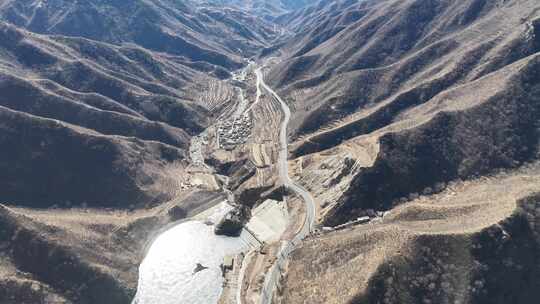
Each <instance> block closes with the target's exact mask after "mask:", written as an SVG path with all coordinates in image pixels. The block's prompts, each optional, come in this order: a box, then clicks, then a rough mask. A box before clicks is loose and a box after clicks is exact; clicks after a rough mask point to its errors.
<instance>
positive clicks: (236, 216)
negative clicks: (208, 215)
mask: <svg viewBox="0 0 540 304" xmlns="http://www.w3.org/2000/svg"><path fill="white" fill-rule="evenodd" d="M250 217H251V210H250V209H249V208H248V207H246V206H236V207H235V208H234V209H233V210H231V211H230V212H229V213H227V214H226V215H225V217H223V219H221V221H220V222H219V223H218V224H217V225H216V227H215V229H214V232H215V233H216V234H217V235H227V236H238V235H240V233H241V232H242V228H243V227H244V225H245V224H246V223H247V222H248V221H249V218H250Z"/></svg>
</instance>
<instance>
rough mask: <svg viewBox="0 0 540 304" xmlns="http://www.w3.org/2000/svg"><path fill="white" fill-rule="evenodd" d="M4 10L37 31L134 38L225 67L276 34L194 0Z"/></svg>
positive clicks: (8, 6)
mask: <svg viewBox="0 0 540 304" xmlns="http://www.w3.org/2000/svg"><path fill="white" fill-rule="evenodd" d="M0 15H1V16H2V19H3V20H6V21H8V22H10V23H13V24H15V25H16V26H19V27H24V28H26V29H28V30H30V31H32V32H36V33H42V34H57V35H63V36H71V37H84V38H88V39H92V40H97V41H103V42H108V43H113V44H121V43H136V44H138V45H140V46H142V47H144V48H147V49H150V50H153V51H158V52H166V53H169V54H174V55H178V56H183V57H185V58H187V59H189V60H190V61H205V62H208V63H210V64H213V65H217V66H221V67H224V68H227V69H231V68H233V69H234V68H238V67H240V65H241V62H240V61H241V56H242V55H246V56H248V55H250V54H253V52H254V51H256V50H257V49H258V48H260V47H261V46H264V45H265V44H266V43H267V41H268V39H270V38H271V37H272V35H273V32H272V28H270V27H269V26H268V25H266V24H265V23H264V21H263V20H259V19H257V18H256V17H254V16H252V15H248V14H246V13H245V12H244V11H243V10H239V9H232V8H225V9H224V8H223V7H219V6H218V7H213V6H210V5H206V6H201V5H198V3H196V2H193V1H183V2H178V1H171V0H161V1H155V0H153V1H150V0H147V1H143V0H128V1H119V0H109V1H96V0H91V1H77V2H73V1H65V0H52V1H51V0H49V1H41V0H23V1H10V0H4V1H1V2H0ZM250 24H256V26H247V25H250ZM239 52H240V54H241V55H240V56H239V54H238V53H239ZM243 53H245V54H243Z"/></svg>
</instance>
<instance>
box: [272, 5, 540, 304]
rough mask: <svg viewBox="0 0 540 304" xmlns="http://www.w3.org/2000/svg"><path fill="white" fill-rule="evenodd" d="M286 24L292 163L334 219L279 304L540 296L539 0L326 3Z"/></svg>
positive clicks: (284, 66)
mask: <svg viewBox="0 0 540 304" xmlns="http://www.w3.org/2000/svg"><path fill="white" fill-rule="evenodd" d="M277 20H279V22H281V23H282V24H284V25H288V26H289V30H290V31H291V32H292V33H293V36H292V37H291V38H290V39H288V40H286V42H285V43H284V45H282V47H281V48H279V49H277V50H276V52H275V53H274V54H271V55H270V56H277V57H278V58H272V59H270V60H271V62H274V63H275V65H274V66H273V67H272V68H271V69H270V70H269V72H268V74H267V78H269V80H270V81H271V82H272V84H273V86H274V87H277V88H279V89H280V94H282V97H285V98H286V99H287V100H288V101H289V103H290V105H291V107H294V110H295V112H294V113H293V116H295V117H293V119H292V120H291V121H292V125H291V128H290V130H289V131H290V137H291V139H292V140H293V143H292V148H291V152H292V157H293V158H294V161H292V167H293V169H292V171H293V173H294V174H295V175H296V178H297V179H298V180H299V182H300V183H302V184H303V185H304V187H305V188H306V189H308V190H310V192H311V193H312V194H314V196H315V200H316V203H317V204H318V206H317V212H318V220H319V223H320V225H321V226H331V227H334V228H337V229H338V231H331V230H332V228H330V227H327V228H326V229H324V230H322V231H320V232H319V234H317V235H314V236H313V237H312V238H310V239H308V240H306V241H305V242H304V243H302V244H300V245H299V248H298V249H297V250H296V251H295V252H294V253H293V254H292V257H291V259H290V261H289V264H288V269H287V270H286V275H285V276H284V278H283V281H282V283H283V284H282V286H283V287H282V288H281V289H279V291H278V292H277V294H278V297H279V301H278V302H280V303H305V302H309V303H347V304H353V303H354V304H356V303H362V304H364V303H365V304H368V303H469V304H472V303H474V304H476V303H507V302H510V301H514V302H516V303H523V304H526V303H532V302H534V300H535V299H536V298H537V297H538V287H539V286H538V284H537V280H536V279H534V278H535V277H537V276H538V274H539V273H540V272H539V269H538V267H537V266H536V265H538V256H539V255H538V252H539V250H540V247H538V244H539V243H538V225H536V224H535V223H536V222H537V220H536V219H535V218H537V217H538V215H537V211H535V208H537V206H538V191H539V189H538V161H539V159H540V102H539V101H540V100H539V99H538V90H539V88H540V82H539V81H540V77H539V75H540V57H539V56H540V40H539V37H540V4H539V3H538V2H537V1H528V0H507V1H482V0H463V1H444V0H443V1H415V0H407V1H394V0H388V1H369V0H368V1H321V2H319V3H317V4H315V5H312V6H309V7H306V8H304V9H302V10H299V11H296V12H292V13H289V14H286V15H283V16H281V17H279V18H278V19H277ZM385 212H389V213H385ZM383 214H384V217H383V216H382V215H383ZM364 216H367V217H368V218H369V219H370V223H368V224H365V225H360V224H359V223H362V222H363V221H364V220H365V219H362V220H358V219H359V217H364ZM344 227H345V228H344ZM328 231H331V232H328ZM501 261H503V262H501Z"/></svg>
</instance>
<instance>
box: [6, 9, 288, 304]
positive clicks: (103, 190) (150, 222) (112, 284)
mask: <svg viewBox="0 0 540 304" xmlns="http://www.w3.org/2000/svg"><path fill="white" fill-rule="evenodd" d="M0 16H1V17H0V19H1V21H0V91H1V92H2V94H1V96H0V145H1V146H2V152H0V188H1V190H0V201H1V203H2V204H3V205H0V248H1V250H0V289H2V290H1V291H0V302H1V303H17V304H34V303H88V304H94V303H111V304H113V303H114V304H119V303H130V302H131V301H132V298H133V296H134V294H135V289H136V287H137V273H138V268H137V267H138V265H139V263H140V261H141V258H142V257H143V255H144V252H145V248H146V246H147V245H148V244H147V241H148V240H149V239H150V238H151V235H152V234H153V233H154V232H156V231H158V230H159V229H162V228H163V227H164V226H166V225H167V224H169V223H170V222H171V221H176V220H179V219H181V217H182V216H192V215H193V214H192V213H193V212H195V211H196V210H200V209H201V208H203V209H204V208H208V205H211V203H213V202H214V200H215V199H209V197H210V198H212V197H215V196H216V192H212V191H215V188H216V187H218V185H216V184H217V183H218V181H216V180H214V179H213V176H210V177H211V178H209V180H210V179H211V180H210V182H211V183H212V185H211V186H209V189H208V190H210V191H208V190H205V189H206V188H204V187H203V186H201V185H199V181H198V180H196V178H195V176H194V174H193V173H192V172H191V171H190V170H192V166H193V165H192V163H191V160H190V158H189V155H188V149H189V147H190V141H191V137H192V136H194V135H198V134H199V133H200V132H201V131H203V130H204V129H206V128H207V127H208V126H209V125H210V124H211V123H213V120H214V119H215V118H216V117H219V116H220V115H221V114H222V112H221V111H223V110H224V109H227V108H228V107H229V106H230V104H231V103H232V104H234V103H235V100H236V99H237V98H238V96H237V93H236V92H237V91H236V88H235V87H234V86H233V84H234V83H233V82H232V81H229V80H227V78H229V77H230V76H231V73H232V72H233V71H235V70H236V69H238V68H240V67H242V66H243V65H244V58H245V57H250V56H253V55H254V54H255V53H256V52H257V51H258V50H259V49H261V48H264V47H267V46H268V45H269V43H270V42H271V41H272V40H273V39H274V38H275V37H276V35H277V33H276V32H275V30H276V28H275V27H274V25H273V24H271V23H269V22H267V21H264V20H263V19H261V18H260V17H258V16H255V15H253V14H252V13H250V12H248V11H247V10H244V9H243V8H242V7H222V6H219V5H217V6H216V5H214V4H202V3H200V2H198V1H197V2H196V1H169V0H159V1H154V0H129V1H119V0H107V1H101V0H99V1H98V0H91V1H64V0H49V1H33V0H32V1H28V0H23V1H11V0H2V1H0ZM199 177H200V176H199ZM203 178H207V177H206V176H203ZM192 181H193V183H197V186H194V185H192ZM218 188H219V187H218ZM218 194H219V193H218ZM186 197H187V198H186ZM184 198H185V200H184ZM193 198H197V200H193ZM171 210H174V211H177V210H182V212H181V213H180V217H179V215H178V212H176V213H175V212H170V211H171Z"/></svg>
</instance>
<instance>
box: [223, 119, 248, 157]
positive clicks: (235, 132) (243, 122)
mask: <svg viewBox="0 0 540 304" xmlns="http://www.w3.org/2000/svg"><path fill="white" fill-rule="evenodd" d="M251 127H252V122H251V118H250V117H249V115H247V114H244V115H242V116H240V117H238V118H234V119H230V120H226V121H224V122H222V123H220V124H219V125H218V129H217V135H218V138H219V146H220V148H225V149H226V148H230V147H234V146H235V145H238V144H243V143H246V141H247V139H248V137H249V135H250V134H251Z"/></svg>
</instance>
